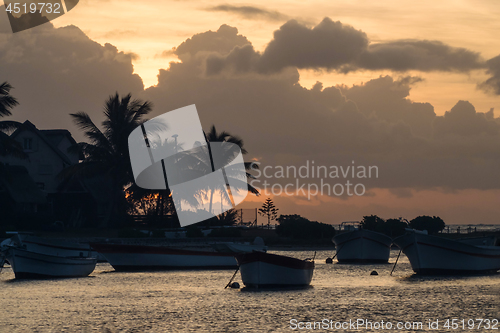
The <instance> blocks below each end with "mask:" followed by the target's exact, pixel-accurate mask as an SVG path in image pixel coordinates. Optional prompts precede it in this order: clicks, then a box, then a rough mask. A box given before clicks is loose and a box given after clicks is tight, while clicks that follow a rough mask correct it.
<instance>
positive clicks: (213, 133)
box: [205, 125, 260, 212]
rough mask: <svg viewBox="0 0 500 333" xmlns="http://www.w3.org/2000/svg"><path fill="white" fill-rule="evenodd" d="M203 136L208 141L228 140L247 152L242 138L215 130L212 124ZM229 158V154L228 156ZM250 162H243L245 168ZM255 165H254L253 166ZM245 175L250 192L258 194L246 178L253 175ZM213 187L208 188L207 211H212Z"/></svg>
mask: <svg viewBox="0 0 500 333" xmlns="http://www.w3.org/2000/svg"><path fill="white" fill-rule="evenodd" d="M205 138H206V140H207V141H208V142H229V143H233V144H235V145H237V146H238V147H240V149H241V153H242V154H243V155H244V154H247V153H248V152H247V150H246V149H245V148H244V147H243V144H244V143H243V140H242V139H241V138H239V137H238V136H236V135H233V134H230V133H228V132H226V131H222V132H217V129H216V128H215V125H212V127H211V128H210V130H209V131H208V132H206V133H205ZM229 158H230V156H229ZM252 164H253V163H252V162H245V169H246V170H250V169H251V167H252ZM255 167H256V166H254V168H255ZM246 175H247V189H248V191H249V192H250V193H253V194H255V195H260V193H259V191H258V190H257V189H256V188H254V187H253V186H252V185H250V184H249V183H248V178H252V177H253V176H252V175H251V174H250V173H248V172H247V173H246ZM214 190H215V189H210V205H209V211H210V212H212V203H213V194H214Z"/></svg>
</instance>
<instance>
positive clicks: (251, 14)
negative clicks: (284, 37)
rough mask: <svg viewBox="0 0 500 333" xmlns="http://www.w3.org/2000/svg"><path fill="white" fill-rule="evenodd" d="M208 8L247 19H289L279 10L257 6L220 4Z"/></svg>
mask: <svg viewBox="0 0 500 333" xmlns="http://www.w3.org/2000/svg"><path fill="white" fill-rule="evenodd" d="M207 10H209V11H217V12H228V13H234V14H237V15H239V16H240V17H243V18H246V19H265V20H269V21H285V20H287V19H288V16H287V15H285V14H282V13H280V12H278V11H274V10H267V9H264V8H260V7H255V6H234V5H218V6H213V7H209V8H207Z"/></svg>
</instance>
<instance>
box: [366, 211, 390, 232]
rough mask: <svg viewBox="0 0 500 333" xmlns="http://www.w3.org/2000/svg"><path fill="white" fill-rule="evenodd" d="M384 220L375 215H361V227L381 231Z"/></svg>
mask: <svg viewBox="0 0 500 333" xmlns="http://www.w3.org/2000/svg"><path fill="white" fill-rule="evenodd" d="M384 223H385V221H384V220H383V219H381V218H380V217H378V216H377V215H370V216H363V220H362V221H361V227H362V228H363V229H366V230H371V231H377V232H383V230H384Z"/></svg>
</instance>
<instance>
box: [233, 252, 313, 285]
mask: <svg viewBox="0 0 500 333" xmlns="http://www.w3.org/2000/svg"><path fill="white" fill-rule="evenodd" d="M236 260H237V261H238V265H239V268H240V273H241V280H242V281H243V283H244V284H245V286H246V287H248V288H263V287H264V288H273V287H301V286H308V285H309V284H311V280H312V277H313V272H314V261H310V260H307V259H306V260H300V259H296V258H291V257H286V256H281V255H277V254H270V253H264V252H257V251H256V252H251V253H243V254H237V255H236Z"/></svg>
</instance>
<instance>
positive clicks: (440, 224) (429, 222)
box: [410, 215, 446, 234]
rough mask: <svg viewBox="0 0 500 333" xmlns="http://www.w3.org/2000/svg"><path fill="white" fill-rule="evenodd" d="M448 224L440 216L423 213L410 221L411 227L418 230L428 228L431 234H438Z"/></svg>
mask: <svg viewBox="0 0 500 333" xmlns="http://www.w3.org/2000/svg"><path fill="white" fill-rule="evenodd" d="M445 226H446V224H445V223H444V221H443V220H442V219H441V218H440V217H438V216H432V217H431V216H427V215H422V216H418V217H416V218H414V219H413V220H411V221H410V228H413V229H416V230H427V232H428V233H429V234H436V233H438V232H440V231H442V230H443V229H444V227H445Z"/></svg>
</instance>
